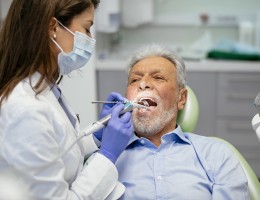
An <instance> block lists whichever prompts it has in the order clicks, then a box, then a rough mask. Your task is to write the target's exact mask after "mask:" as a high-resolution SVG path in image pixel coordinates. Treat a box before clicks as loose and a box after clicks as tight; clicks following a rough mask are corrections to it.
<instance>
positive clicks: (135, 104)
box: [42, 101, 149, 168]
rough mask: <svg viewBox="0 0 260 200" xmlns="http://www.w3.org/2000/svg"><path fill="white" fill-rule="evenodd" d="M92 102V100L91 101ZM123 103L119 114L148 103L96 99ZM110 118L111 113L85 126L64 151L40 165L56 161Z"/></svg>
mask: <svg viewBox="0 0 260 200" xmlns="http://www.w3.org/2000/svg"><path fill="white" fill-rule="evenodd" d="M93 102H94V101H93ZM101 102H102V103H115V104H116V103H123V104H125V107H124V109H123V110H122V111H121V112H120V114H121V115H122V114H124V113H126V112H128V111H132V110H133V109H134V108H144V109H146V108H147V107H148V106H149V104H148V103H147V102H146V101H140V102H133V101H124V102H121V101H98V103H101ZM110 118H111V114H109V115H107V116H105V117H103V118H101V119H100V120H97V121H95V122H94V123H92V124H91V125H89V126H88V127H87V128H85V129H84V130H83V131H82V132H81V133H80V134H79V136H78V137H77V138H76V139H75V140H74V142H72V143H71V145H70V146H69V147H68V148H67V149H66V150H65V151H64V152H62V153H61V154H60V155H59V156H57V157H56V158H55V159H53V160H52V161H51V162H49V163H47V164H46V165H43V166H42V167H43V168H44V167H47V166H49V165H50V164H52V163H53V162H55V161H57V160H58V159H60V158H61V157H63V156H64V155H65V154H66V153H67V152H68V151H69V150H70V149H71V148H72V147H73V146H74V145H75V144H76V143H77V142H78V141H79V140H80V139H81V138H83V137H84V136H88V135H90V134H92V133H94V132H96V131H98V130H100V129H102V128H104V127H105V126H106V125H107V123H108V121H109V119H110Z"/></svg>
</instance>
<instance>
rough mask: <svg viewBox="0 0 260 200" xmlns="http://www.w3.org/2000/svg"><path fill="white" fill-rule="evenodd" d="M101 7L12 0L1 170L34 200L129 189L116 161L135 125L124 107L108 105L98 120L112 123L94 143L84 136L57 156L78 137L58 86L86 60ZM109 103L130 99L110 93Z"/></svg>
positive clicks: (5, 37) (1, 59) (2, 51)
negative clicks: (102, 118) (96, 13)
mask: <svg viewBox="0 0 260 200" xmlns="http://www.w3.org/2000/svg"><path fill="white" fill-rule="evenodd" d="M98 4H99V0H13V1H12V4H11V7H10V9H9V11H8V14H7V17H6V19H5V21H4V22H3V24H2V27H1V31H0V172H3V173H4V171H5V170H11V171H12V174H13V175H14V176H15V177H16V178H17V179H16V180H17V181H20V182H21V183H22V185H23V186H26V188H27V190H28V194H29V196H30V197H31V199H37V200H39V199H47V200H56V199H62V200H65V199H70V200H83V199H84V200H86V199H95V200H98V199H100V200H103V199H117V198H119V197H120V196H121V195H122V193H123V191H124V187H123V186H122V185H121V184H120V183H119V182H117V177H118V174H117V171H116V168H115V166H114V163H115V162H116V160H117V158H118V156H119V155H120V154H121V152H122V151H123V150H124V149H125V147H126V145H127V143H128V141H129V139H130V135H131V133H132V131H133V127H132V121H131V114H130V113H129V112H127V113H125V114H124V115H122V116H121V115H120V112H121V111H122V110H123V108H124V106H123V105H122V104H118V105H115V106H114V107H113V108H111V107H109V106H108V105H105V106H104V107H103V109H102V112H101V116H102V115H106V114H108V113H112V117H111V119H110V121H109V123H108V125H107V126H106V127H105V128H104V130H103V131H101V132H100V133H96V137H97V138H93V136H92V135H91V136H86V137H84V138H82V139H81V140H79V141H78V142H77V143H76V144H75V145H74V146H73V147H72V148H71V149H70V150H69V151H68V152H67V153H66V154H65V155H64V156H62V157H60V158H58V157H59V155H61V154H62V153H63V152H64V151H66V150H67V149H68V147H69V146H70V145H71V144H72V143H73V141H75V140H76V139H77V137H78V135H79V132H80V131H79V126H78V120H77V118H76V116H75V114H74V113H73V112H72V110H71V108H70V106H69V105H68V103H67V102H66V99H65V98H64V96H63V95H62V93H61V91H60V89H59V87H58V85H57V83H58V82H59V80H60V79H61V77H62V75H66V74H68V73H70V72H71V71H73V70H76V69H79V68H81V67H83V66H84V65H85V64H86V63H87V62H88V60H89V58H90V56H91V54H92V51H93V48H94V44H95V40H94V39H93V38H91V34H90V28H91V26H92V25H93V20H94V10H95V8H96V7H97V6H98ZM108 100H116V101H120V100H125V99H124V98H123V97H122V96H121V95H120V94H117V93H112V94H111V95H110V96H109V97H108ZM97 139H98V140H100V141H101V146H100V148H98V147H97V145H96V142H97ZM97 143H98V142H97ZM87 157H89V158H88V160H87V161H86V163H84V159H85V158H87ZM56 158H58V159H56Z"/></svg>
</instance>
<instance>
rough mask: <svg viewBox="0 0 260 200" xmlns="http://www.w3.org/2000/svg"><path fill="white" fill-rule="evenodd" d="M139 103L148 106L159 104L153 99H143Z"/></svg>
mask: <svg viewBox="0 0 260 200" xmlns="http://www.w3.org/2000/svg"><path fill="white" fill-rule="evenodd" d="M139 101H142V102H145V103H144V104H146V105H147V104H148V106H157V103H156V101H155V100H153V99H152V98H147V97H145V98H141V99H140V100H139Z"/></svg>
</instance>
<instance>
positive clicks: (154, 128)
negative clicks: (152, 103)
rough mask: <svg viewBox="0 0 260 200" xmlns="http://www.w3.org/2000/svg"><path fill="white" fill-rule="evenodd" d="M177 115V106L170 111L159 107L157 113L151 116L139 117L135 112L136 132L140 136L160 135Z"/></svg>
mask: <svg viewBox="0 0 260 200" xmlns="http://www.w3.org/2000/svg"><path fill="white" fill-rule="evenodd" d="M176 115H177V106H176V105H175V106H174V107H173V108H171V109H170V110H164V108H163V106H162V105H160V107H159V108H158V107H157V113H156V114H155V115H149V116H139V115H138V113H137V111H134V112H133V125H134V130H135V132H136V133H138V135H139V136H143V137H148V136H154V135H156V134H157V133H159V132H160V131H161V130H162V129H163V128H164V127H165V126H167V124H168V123H170V122H171V121H172V120H173V119H174V118H175V116H176Z"/></svg>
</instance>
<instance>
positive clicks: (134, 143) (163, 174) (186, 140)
mask: <svg viewBox="0 0 260 200" xmlns="http://www.w3.org/2000/svg"><path fill="white" fill-rule="evenodd" d="M161 140H162V143H161V145H160V147H159V148H158V147H156V146H155V145H154V144H153V143H151V142H150V141H149V140H148V139H145V138H138V137H137V136H136V135H135V134H133V137H132V138H131V140H130V142H129V145H128V147H127V149H126V150H125V151H124V152H123V153H122V154H121V156H120V157H119V159H118V161H117V163H116V166H117V169H118V172H119V181H120V182H122V183H123V184H124V185H125V187H126V191H125V194H124V195H123V197H122V198H121V199H127V200H148V199H149V200H151V199H158V200H163V199H164V200H166V199H177V200H189V199H190V200H208V199H213V200H231V199H232V200H240V199H241V200H242V199H243V200H248V199H250V197H249V196H250V195H249V191H248V185H247V179H246V176H245V173H244V172H243V169H242V167H241V166H240V164H239V160H238V159H237V158H236V156H235V155H234V154H233V152H232V151H231V150H230V148H229V147H228V146H227V145H226V144H224V143H223V142H221V141H217V140H215V139H212V138H209V137H204V136H199V135H195V134H192V133H184V132H182V130H181V128H180V126H178V127H177V128H176V129H175V130H174V131H173V132H171V133H168V134H166V135H164V136H163V137H162V138H161Z"/></svg>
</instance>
